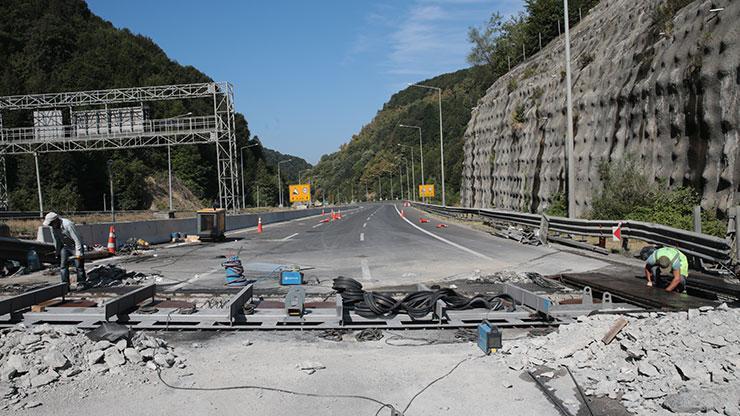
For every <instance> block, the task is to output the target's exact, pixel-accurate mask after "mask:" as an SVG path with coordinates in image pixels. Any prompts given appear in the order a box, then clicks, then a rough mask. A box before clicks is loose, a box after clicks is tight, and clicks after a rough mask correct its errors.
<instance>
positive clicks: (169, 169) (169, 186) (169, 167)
mask: <svg viewBox="0 0 740 416" xmlns="http://www.w3.org/2000/svg"><path fill="white" fill-rule="evenodd" d="M192 114H193V112H192V111H188V112H187V113H185V114H180V115H179V116H174V117H169V118H166V119H164V121H170V120H175V119H178V118H181V117H187V116H189V115H192ZM165 126H166V127H167V130H169V127H170V123H165ZM170 148H171V144H170V142H169V140H168V141H167V189H168V199H169V202H170V211H173V209H172V207H173V205H172V149H170ZM111 205H113V204H111Z"/></svg>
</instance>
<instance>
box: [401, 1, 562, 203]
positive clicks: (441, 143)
mask: <svg viewBox="0 0 740 416" xmlns="http://www.w3.org/2000/svg"><path fill="white" fill-rule="evenodd" d="M564 1H566V2H567V0H564ZM411 86H412V87H419V88H426V89H430V90H435V91H437V94H438V97H437V98H438V103H439V163H440V167H441V170H442V206H447V198H446V196H445V145H444V139H443V138H442V88H437V87H431V86H429V85H422V84H412V85H411Z"/></svg>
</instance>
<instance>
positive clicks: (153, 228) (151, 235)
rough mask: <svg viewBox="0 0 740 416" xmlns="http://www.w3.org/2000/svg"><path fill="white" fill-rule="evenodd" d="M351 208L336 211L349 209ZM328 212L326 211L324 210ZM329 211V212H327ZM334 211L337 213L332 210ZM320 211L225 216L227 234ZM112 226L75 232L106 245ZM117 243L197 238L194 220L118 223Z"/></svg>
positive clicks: (45, 234)
mask: <svg viewBox="0 0 740 416" xmlns="http://www.w3.org/2000/svg"><path fill="white" fill-rule="evenodd" d="M352 208H354V207H353V206H344V207H339V209H342V210H347V209H352ZM324 209H327V208H324ZM331 209H332V208H328V210H329V211H330V210H331ZM334 209H337V207H335V208H334ZM321 211H322V208H311V209H300V210H290V211H276V212H263V213H259V214H238V215H227V216H226V231H232V230H238V229H240V228H249V227H256V226H257V218H260V217H261V218H262V225H268V224H272V223H278V222H284V221H290V220H294V219H297V218H305V217H310V216H313V215H320V214H321ZM111 224H112V223H110V222H105V223H98V224H79V225H77V231H78V232H79V233H80V237H82V240H83V241H84V242H85V244H87V245H90V246H91V245H95V244H100V245H102V246H105V245H106V244H107V243H108V230H109V228H110V226H111ZM115 227H116V242H117V244H118V245H121V244H123V243H125V242H126V241H127V240H128V239H130V238H137V239H138V238H141V239H143V240H146V241H148V242H149V243H151V244H160V243H166V242H168V241H170V239H171V235H172V233H176V232H177V233H185V234H197V233H196V223H195V218H181V219H171V220H149V221H130V222H117V223H116V224H115ZM38 235H39V240H41V241H46V242H51V234H50V233H49V232H43V231H41V232H39V234H38Z"/></svg>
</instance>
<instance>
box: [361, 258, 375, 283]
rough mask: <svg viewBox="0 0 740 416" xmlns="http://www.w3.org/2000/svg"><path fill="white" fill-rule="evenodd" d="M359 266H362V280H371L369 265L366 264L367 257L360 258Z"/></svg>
mask: <svg viewBox="0 0 740 416" xmlns="http://www.w3.org/2000/svg"><path fill="white" fill-rule="evenodd" d="M360 267H362V280H373V275H371V274H370V266H368V264H367V259H360Z"/></svg>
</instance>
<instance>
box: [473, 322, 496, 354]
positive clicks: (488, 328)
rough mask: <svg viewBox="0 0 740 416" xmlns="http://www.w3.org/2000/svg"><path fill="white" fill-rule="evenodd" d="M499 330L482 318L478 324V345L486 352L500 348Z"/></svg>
mask: <svg viewBox="0 0 740 416" xmlns="http://www.w3.org/2000/svg"><path fill="white" fill-rule="evenodd" d="M501 345H502V344H501V331H499V330H498V327H496V326H493V325H491V323H490V322H488V321H487V320H484V321H483V322H481V323H480V324H479V325H478V347H479V348H480V349H481V350H483V352H485V353H486V354H490V353H491V352H496V350H497V349H499V348H501Z"/></svg>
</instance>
